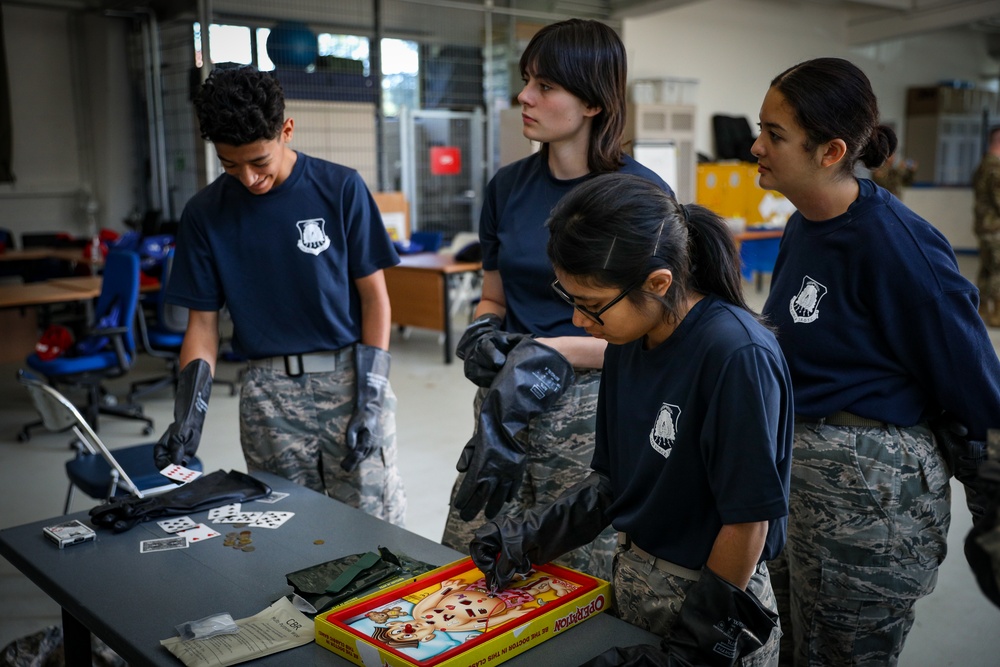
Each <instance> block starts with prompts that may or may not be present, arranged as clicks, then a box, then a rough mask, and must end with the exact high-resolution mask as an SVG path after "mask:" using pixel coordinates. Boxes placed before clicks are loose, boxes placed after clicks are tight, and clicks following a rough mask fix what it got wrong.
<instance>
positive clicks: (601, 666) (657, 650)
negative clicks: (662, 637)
mask: <svg viewBox="0 0 1000 667" xmlns="http://www.w3.org/2000/svg"><path fill="white" fill-rule="evenodd" d="M662 646H663V644H661V645H660V646H653V645H651V644H639V645H637V646H615V647H614V648H609V649H608V650H607V651H605V652H604V653H602V654H600V655H599V656H597V657H596V658H593V659H591V660H588V661H587V662H585V663H583V664H582V665H580V667H664V666H665V665H667V664H669V663H668V658H667V652H666V650H665V649H664V648H662Z"/></svg>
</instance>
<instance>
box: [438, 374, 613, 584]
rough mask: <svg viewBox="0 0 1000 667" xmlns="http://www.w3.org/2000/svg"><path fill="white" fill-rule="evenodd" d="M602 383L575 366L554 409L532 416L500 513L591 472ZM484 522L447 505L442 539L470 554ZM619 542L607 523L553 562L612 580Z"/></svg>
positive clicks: (552, 495)
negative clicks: (513, 486) (524, 458)
mask: <svg viewBox="0 0 1000 667" xmlns="http://www.w3.org/2000/svg"><path fill="white" fill-rule="evenodd" d="M600 384H601V372H600V371H599V370H577V371H576V381H575V382H574V383H573V384H572V385H570V386H569V387H568V388H567V389H566V393H565V394H563V396H562V397H561V398H560V399H559V401H558V402H557V403H556V404H555V406H553V408H552V410H550V411H549V412H547V413H545V414H543V415H539V416H538V417H535V418H534V419H532V420H531V421H530V422H528V426H527V427H526V428H525V429H524V430H523V431H521V432H520V433H519V434H518V438H520V439H521V440H522V442H523V443H524V447H525V450H526V451H527V452H528V466H527V470H526V471H525V473H524V482H523V483H522V484H521V488H520V489H519V490H518V492H517V497H516V498H515V499H514V500H512V501H511V502H509V503H507V504H506V505H504V507H503V508H502V509H501V511H500V514H513V515H515V516H517V515H518V514H520V513H522V512H524V511H525V510H529V509H533V508H540V507H544V506H545V505H548V504H549V503H551V502H552V501H553V500H555V499H556V498H558V497H559V495H560V494H561V493H562V492H563V491H565V490H566V489H568V488H569V487H571V486H573V485H574V484H576V483H578V482H581V481H583V480H584V478H586V477H587V475H589V474H590V462H591V460H592V459H593V457H594V433H595V429H596V418H597V392H598V389H599V388H600ZM485 393H486V390H484V389H480V390H479V392H477V394H476V399H475V402H474V406H473V407H474V410H473V412H474V414H475V421H476V424H478V423H479V410H480V407H481V406H482V402H483V397H484V396H485ZM464 477H465V475H464V474H461V473H459V475H458V479H457V480H456V481H455V485H454V486H453V487H452V490H451V497H452V499H453V500H454V498H455V494H456V493H457V492H458V488H459V486H460V485H461V483H462V480H463V479H464ZM484 523H486V517H485V516H483V515H482V514H479V515H478V516H476V518H475V519H473V520H472V521H462V519H461V518H460V517H459V515H458V511H456V510H455V509H454V507H452V508H449V510H448V519H447V522H446V523H445V527H444V536H443V537H442V538H441V543H442V544H444V545H445V546H448V547H451V548H452V549H456V550H458V551H461V552H462V553H469V542H471V541H472V536H473V533H475V531H476V529H477V528H479V526H481V525H483V524H484ZM616 544H617V533H616V532H615V530H614V529H613V528H611V527H610V526H609V527H608V528H606V529H605V530H604V532H602V533H601V534H600V535H599V536H598V537H597V539H596V540H594V541H593V542H591V543H590V544H588V545H585V546H582V547H580V548H579V549H574V550H573V551H570V552H569V553H567V554H564V555H563V556H561V557H560V558H557V559H556V560H555V561H553V562H555V563H558V564H559V565H564V566H566V567H571V568H573V569H576V570H582V571H583V572H586V573H587V574H590V575H591V576H594V577H599V578H601V579H604V580H607V581H610V579H611V558H612V556H613V555H614V552H615V547H616Z"/></svg>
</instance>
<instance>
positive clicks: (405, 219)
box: [372, 192, 410, 241]
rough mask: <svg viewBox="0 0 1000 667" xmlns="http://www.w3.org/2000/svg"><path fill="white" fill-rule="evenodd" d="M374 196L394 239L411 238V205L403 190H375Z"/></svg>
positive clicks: (388, 230) (387, 229) (390, 236)
mask: <svg viewBox="0 0 1000 667" xmlns="http://www.w3.org/2000/svg"><path fill="white" fill-rule="evenodd" d="M372 198H373V199H375V205H376V206H378V210H379V213H380V214H381V215H382V222H383V223H385V229H386V231H387V232H389V238H391V239H392V240H393V241H403V240H405V239H408V238H410V207H409V205H408V204H407V203H406V197H405V196H404V195H403V193H402V192H373V193H372Z"/></svg>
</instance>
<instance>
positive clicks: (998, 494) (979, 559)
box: [965, 461, 1000, 607]
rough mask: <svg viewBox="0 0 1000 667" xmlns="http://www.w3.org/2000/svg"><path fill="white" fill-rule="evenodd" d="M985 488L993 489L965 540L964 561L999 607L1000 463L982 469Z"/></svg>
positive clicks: (980, 585)
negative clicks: (980, 515)
mask: <svg viewBox="0 0 1000 667" xmlns="http://www.w3.org/2000/svg"><path fill="white" fill-rule="evenodd" d="M979 477H980V480H981V482H982V483H983V484H984V488H988V489H990V492H989V494H987V497H988V499H989V500H988V501H987V502H986V503H985V505H986V511H985V512H984V513H983V516H982V517H981V518H980V519H978V520H977V521H976V522H975V523H974V524H973V526H972V530H970V531H969V534H968V535H967V536H966V538H965V559H966V560H967V561H968V562H969V567H970V568H972V574H973V575H975V578H976V583H978V584H979V588H980V590H982V591H983V593H984V594H985V595H986V597H987V598H989V599H990V601H991V602H993V604H995V605H996V606H997V607H1000V461H987V462H986V463H984V464H983V465H982V466H981V467H980V468H979Z"/></svg>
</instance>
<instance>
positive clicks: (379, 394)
mask: <svg viewBox="0 0 1000 667" xmlns="http://www.w3.org/2000/svg"><path fill="white" fill-rule="evenodd" d="M391 360H392V357H391V356H390V355H389V353H388V352H386V351H385V350H383V349H380V348H377V347H372V346H371V345H362V344H361V343H358V344H357V345H355V346H354V372H355V374H356V375H357V386H356V390H355V399H354V414H353V415H351V420H350V421H349V422H348V423H347V433H346V436H345V437H346V440H347V456H345V457H344V459H343V460H342V461H341V462H340V467H341V468H343V469H344V470H346V471H347V472H352V471H353V470H354V469H355V468H357V467H358V464H359V463H361V462H362V461H364V460H365V459H366V458H368V457H369V456H371V455H372V453H373V452H375V451H376V450H377V449H379V448H380V447H381V446H382V436H383V433H382V421H381V419H382V408H383V406H384V404H385V392H386V389H388V387H389V362H390V361H391Z"/></svg>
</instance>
